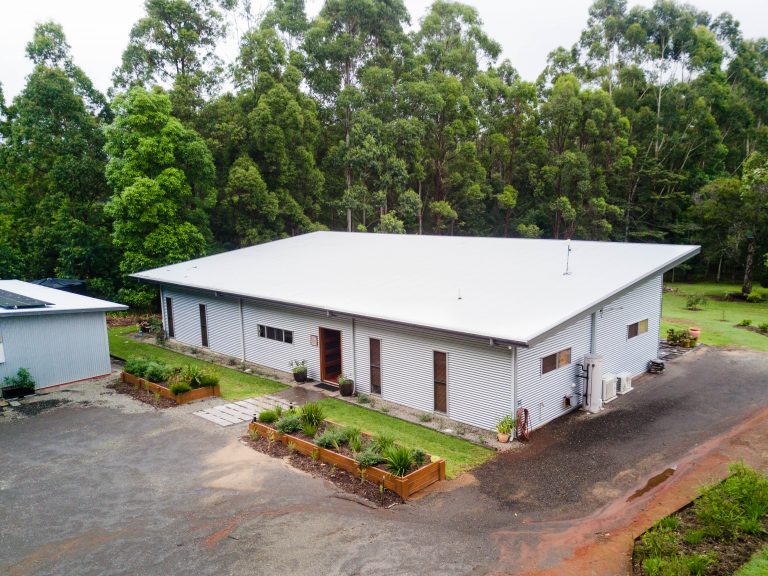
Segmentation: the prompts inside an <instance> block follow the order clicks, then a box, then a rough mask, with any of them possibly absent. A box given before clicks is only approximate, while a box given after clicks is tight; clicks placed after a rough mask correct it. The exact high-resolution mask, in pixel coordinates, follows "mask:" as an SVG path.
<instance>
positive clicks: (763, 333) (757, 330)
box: [734, 324, 768, 336]
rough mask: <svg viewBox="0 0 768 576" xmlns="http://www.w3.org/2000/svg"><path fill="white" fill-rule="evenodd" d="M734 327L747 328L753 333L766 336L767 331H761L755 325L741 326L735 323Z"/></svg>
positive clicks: (767, 334)
mask: <svg viewBox="0 0 768 576" xmlns="http://www.w3.org/2000/svg"><path fill="white" fill-rule="evenodd" d="M734 328H739V329H740V330H748V331H750V332H754V333H755V334H760V335H761V336H768V332H762V331H761V330H760V328H758V327H757V326H741V325H739V324H736V325H735V326H734Z"/></svg>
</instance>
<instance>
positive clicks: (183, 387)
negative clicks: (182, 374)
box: [169, 380, 192, 394]
mask: <svg viewBox="0 0 768 576" xmlns="http://www.w3.org/2000/svg"><path fill="white" fill-rule="evenodd" d="M169 388H170V390H171V392H172V393H173V394H184V393H185V392H189V391H190V390H192V387H191V386H190V385H189V384H187V383H186V382H184V381H182V380H180V381H178V382H173V383H172V384H171V385H170V386H169Z"/></svg>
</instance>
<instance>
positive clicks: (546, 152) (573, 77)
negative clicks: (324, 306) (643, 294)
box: [0, 0, 768, 306]
mask: <svg viewBox="0 0 768 576" xmlns="http://www.w3.org/2000/svg"><path fill="white" fill-rule="evenodd" d="M145 8H146V15H145V17H144V18H142V19H141V20H139V21H138V22H136V24H135V25H134V27H133V29H132V31H131V34H130V38H128V39H127V47H126V49H125V52H124V54H123V58H122V62H120V63H116V64H119V65H118V66H117V68H116V70H115V72H114V75H113V80H114V85H113V88H112V89H111V90H110V91H109V93H108V94H106V95H105V94H102V93H100V92H98V91H97V90H95V89H94V87H93V85H92V83H91V82H90V80H89V79H88V78H87V76H86V75H85V74H84V73H83V71H82V70H81V69H80V68H78V66H77V64H76V63H75V62H73V60H72V57H71V54H70V51H69V46H68V45H67V41H66V38H65V35H64V31H63V30H62V29H61V27H60V26H59V25H57V24H55V23H52V22H49V23H44V24H40V25H39V26H38V27H37V29H36V30H35V33H34V37H33V38H32V39H31V40H30V42H29V44H28V45H27V55H28V57H29V58H30V60H31V61H32V62H33V63H34V71H33V72H32V73H31V74H30V75H29V77H28V78H27V82H26V86H25V88H24V90H23V91H22V93H21V94H19V95H18V96H17V97H15V98H14V99H13V100H12V101H11V102H5V98H3V97H2V91H1V88H0V277H3V278H7V277H16V278H25V279H31V278H42V277H48V276H58V277H73V278H84V279H88V280H89V283H90V287H91V291H92V292H93V293H95V294H97V295H102V296H105V297H110V298H117V299H119V300H121V301H124V302H126V303H129V304H132V305H136V306H145V305H148V304H149V303H150V302H151V299H152V297H153V292H152V291H148V290H146V289H142V288H141V287H138V286H136V285H134V284H132V283H131V282H129V281H127V280H126V276H125V275H126V274H128V273H131V272H135V271H138V270H141V269H146V268H151V267H155V266H161V265H163V264H167V263H171V262H178V261H181V260H185V259H189V258H192V257H196V256H201V255H204V254H210V253H215V252H218V251H222V250H229V249H232V248H237V247H242V246H248V245H251V244H255V243H259V242H265V241H268V240H272V239H276V238H280V237H284V236H288V235H293V234H299V233H303V232H308V231H312V230H319V229H332V230H347V229H349V230H355V231H360V232H389V233H419V234H420V233H424V234H462V235H494V236H517V237H520V236H522V237H541V238H570V237H573V238H576V239H595V240H618V241H634V242H666V243H683V242H684V243H700V244H702V245H703V252H702V256H701V257H700V258H699V259H698V260H697V261H696V262H695V263H694V264H693V265H690V266H686V267H684V268H683V270H678V273H679V274H681V275H687V277H689V278H702V277H706V278H711V279H713V280H718V281H721V280H722V281H725V280H728V281H733V280H735V281H737V282H740V283H741V282H742V281H744V283H745V291H746V292H748V291H749V290H750V289H751V283H752V281H753V279H754V281H762V282H763V283H764V284H768V268H767V267H766V266H768V262H767V261H766V258H768V256H767V255H766V253H767V252H768V126H767V125H766V122H767V121H768V82H767V79H768V41H767V40H766V39H764V38H761V39H747V38H744V37H743V36H742V34H741V32H740V29H739V23H738V22H736V21H735V20H734V19H733V18H732V17H731V16H730V15H729V14H727V13H724V14H721V15H719V16H717V17H713V16H712V15H710V14H708V13H706V12H702V11H700V10H698V9H696V8H695V7H693V6H691V5H688V4H681V3H679V2H675V1H669V0H659V1H657V2H656V3H655V4H654V5H653V6H652V7H650V8H644V7H633V8H631V9H629V8H628V6H627V2H626V1H624V0H597V1H596V2H595V3H594V4H593V5H592V7H591V8H590V10H589V19H588V22H587V27H586V29H584V30H583V32H582V34H581V38H580V41H579V42H578V43H577V44H576V45H574V46H572V47H560V48H557V49H555V50H554V51H553V52H552V53H551V54H550V57H549V63H548V66H547V67H546V69H545V70H543V71H542V73H541V75H540V77H539V78H538V79H537V81H536V82H527V81H524V80H522V79H521V78H520V76H519V75H518V73H517V72H516V70H515V68H514V66H513V63H511V62H509V61H502V62H499V61H498V56H499V54H500V51H501V49H500V46H499V44H498V43H497V42H495V41H494V40H493V39H492V38H489V37H488V36H487V35H486V34H485V33H484V31H483V27H482V22H481V21H480V19H479V17H478V14H477V12H476V10H475V9H474V8H472V7H469V6H466V5H463V4H460V3H453V2H445V1H442V0H438V1H436V2H435V3H434V4H433V5H432V6H431V9H430V10H429V11H428V13H427V14H426V16H425V17H424V18H423V19H422V20H421V21H420V22H418V23H416V24H415V25H414V27H413V28H412V29H410V31H406V29H407V25H408V24H409V23H410V16H409V14H408V11H407V10H406V8H405V6H404V4H403V3H402V0H327V1H326V2H325V4H324V6H323V8H322V9H321V11H320V13H319V15H318V16H317V17H315V18H313V19H308V18H307V16H306V13H305V9H304V2H303V1H302V0H274V2H273V3H272V5H271V8H270V9H269V10H268V11H266V12H265V13H262V14H254V13H253V12H252V10H251V8H250V4H249V2H248V0H240V1H239V2H238V1H237V0H218V1H216V0H147V1H146V3H145ZM232 12H234V13H235V14H236V15H237V17H238V18H239V19H240V20H241V21H243V22H244V23H245V28H246V31H245V33H244V34H243V35H242V38H241V39H240V48H239V55H238V56H237V58H236V59H235V61H234V62H223V61H221V60H220V59H219V58H218V57H217V56H216V53H215V47H216V44H217V42H219V41H220V40H221V39H222V38H223V37H224V35H225V32H226V31H225V25H224V23H225V22H226V18H225V17H226V16H227V15H228V13H232ZM295 266H297V264H296V263H295V262H286V268H287V269H288V268H290V267H295Z"/></svg>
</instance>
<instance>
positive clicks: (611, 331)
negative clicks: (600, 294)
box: [597, 275, 662, 375]
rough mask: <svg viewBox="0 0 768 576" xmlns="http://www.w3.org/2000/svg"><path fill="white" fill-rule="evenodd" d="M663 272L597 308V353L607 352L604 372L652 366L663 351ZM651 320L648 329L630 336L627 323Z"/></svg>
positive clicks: (634, 371) (634, 370)
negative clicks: (661, 329) (660, 346)
mask: <svg viewBox="0 0 768 576" xmlns="http://www.w3.org/2000/svg"><path fill="white" fill-rule="evenodd" d="M661 289H662V278H661V275H659V276H656V277H654V278H651V279H649V280H646V281H645V282H643V283H642V284H640V285H638V286H637V287H636V288H634V289H632V290H631V291H630V292H628V293H626V294H624V295H623V296H621V297H619V298H616V299H615V300H612V301H610V302H608V303H606V304H605V305H604V306H603V308H602V312H600V311H598V312H597V353H598V354H602V355H603V358H604V360H603V372H613V373H614V374H615V373H617V372H624V371H627V372H631V373H632V374H633V375H638V374H642V373H644V372H645V371H646V370H647V369H648V360H651V359H653V358H656V356H657V355H658V352H659V322H660V307H661ZM645 319H647V320H648V331H647V332H646V333H644V334H640V335H639V336H635V337H634V338H629V339H628V338H627V326H629V325H630V324H633V323H635V322H638V321H640V320H645Z"/></svg>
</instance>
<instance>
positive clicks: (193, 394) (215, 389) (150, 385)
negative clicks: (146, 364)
mask: <svg viewBox="0 0 768 576" xmlns="http://www.w3.org/2000/svg"><path fill="white" fill-rule="evenodd" d="M120 377H121V378H122V380H123V382H127V383H128V384H133V385H134V386H137V387H139V388H144V389H145V390H149V391H150V392H153V393H154V392H157V393H159V394H160V396H162V397H163V398H169V399H170V400H173V401H174V402H176V403H177V404H187V403H189V402H194V401H195V400H202V399H203V398H209V397H211V396H221V388H220V387H219V385H218V384H217V385H216V386H204V387H202V388H194V389H192V390H190V391H189V392H184V393H183V394H174V393H173V392H171V390H170V388H168V387H166V386H163V385H162V384H156V383H154V382H150V381H149V380H145V379H144V378H139V377H138V376H134V375H133V374H129V373H128V372H123V373H121V375H120Z"/></svg>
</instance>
